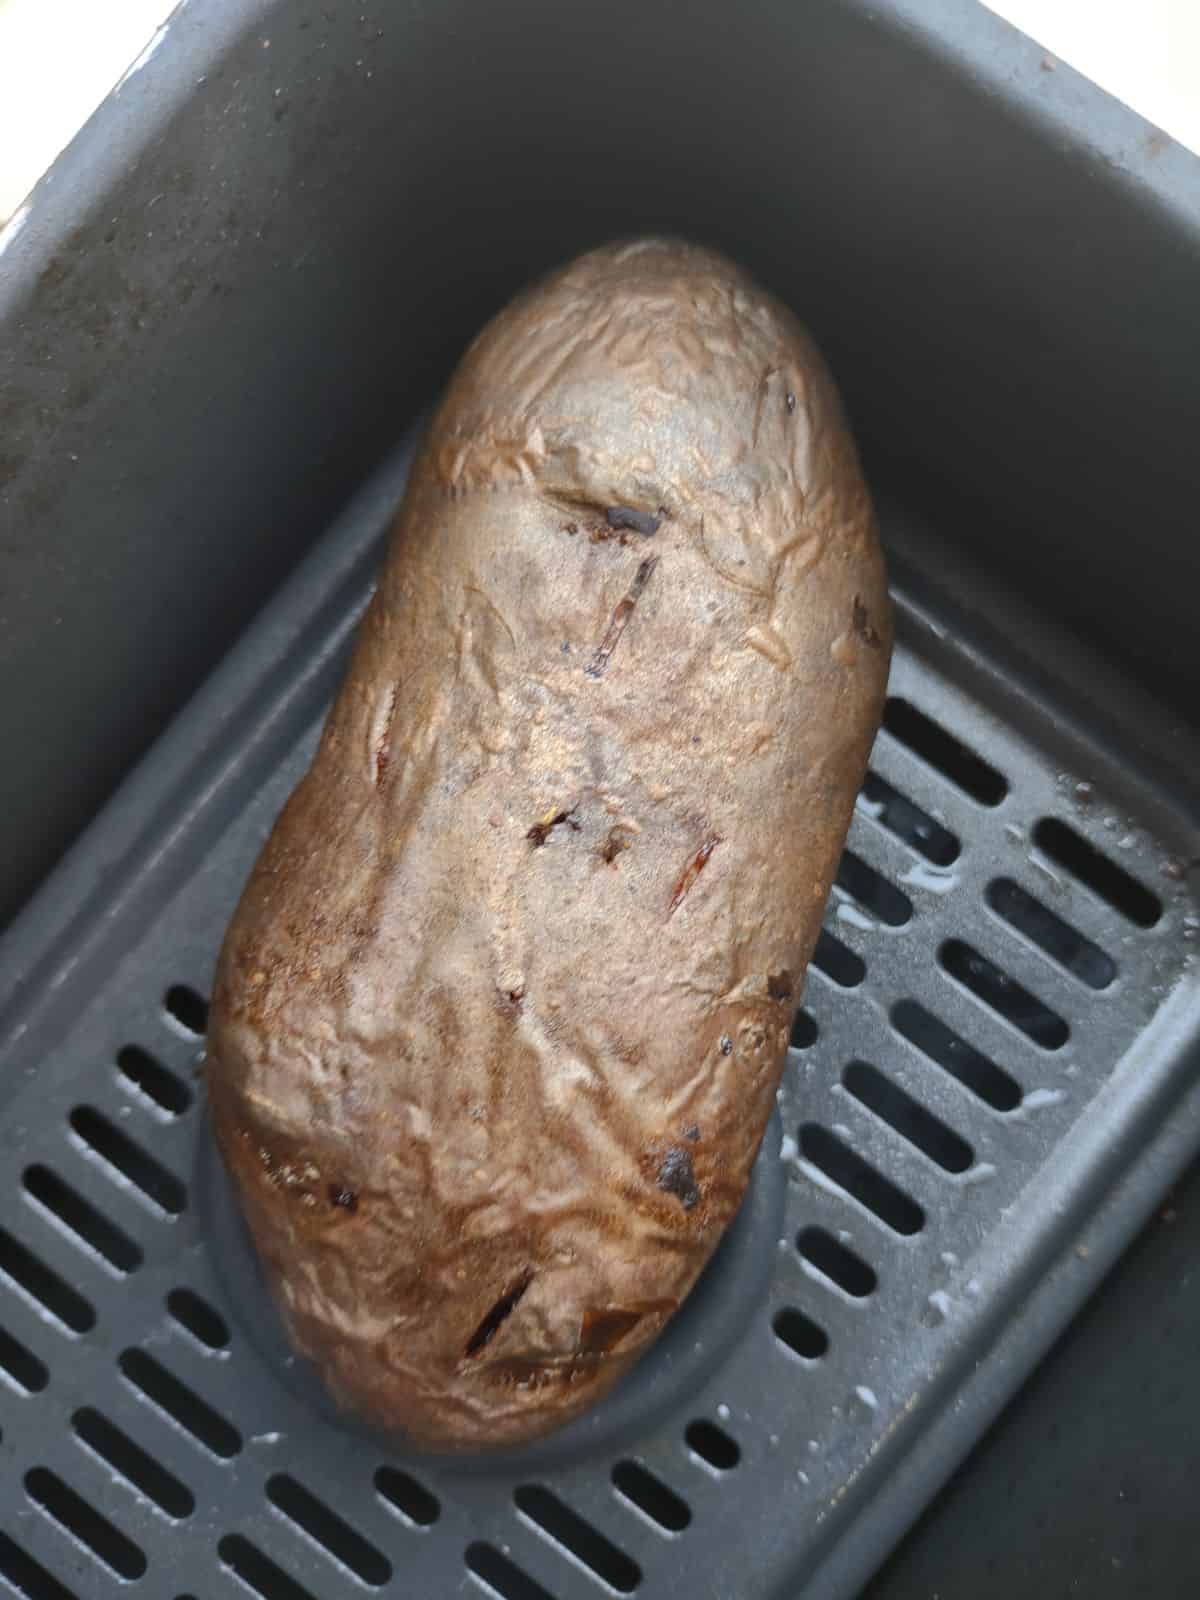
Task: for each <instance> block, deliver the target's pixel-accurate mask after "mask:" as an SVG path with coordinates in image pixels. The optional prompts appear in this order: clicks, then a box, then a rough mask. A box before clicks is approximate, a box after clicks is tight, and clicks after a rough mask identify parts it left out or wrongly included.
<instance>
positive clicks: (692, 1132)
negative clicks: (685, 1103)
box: [683, 1122, 700, 1144]
mask: <svg viewBox="0 0 1200 1600" xmlns="http://www.w3.org/2000/svg"><path fill="white" fill-rule="evenodd" d="M683 1137H684V1138H685V1139H690V1140H691V1141H692V1143H693V1144H695V1143H696V1142H697V1140H698V1139H699V1138H700V1128H699V1125H698V1124H697V1123H695V1122H693V1123H692V1125H691V1127H690V1128H685V1129H684V1130H683Z"/></svg>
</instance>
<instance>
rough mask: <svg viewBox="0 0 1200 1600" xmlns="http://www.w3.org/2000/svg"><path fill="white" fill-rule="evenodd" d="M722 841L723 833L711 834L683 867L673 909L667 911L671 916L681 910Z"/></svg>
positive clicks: (672, 905) (676, 886) (673, 899)
mask: <svg viewBox="0 0 1200 1600" xmlns="http://www.w3.org/2000/svg"><path fill="white" fill-rule="evenodd" d="M720 843H721V835H720V834H719V833H712V834H710V835H709V836H708V838H707V839H706V840H705V841H704V843H703V844H702V845H701V846H700V848H699V850H697V851H696V854H695V855H694V856H693V857H692V859H691V860H690V861H689V862H688V864H687V866H686V867H685V868H684V869H683V876H682V877H681V878H680V880H679V882H678V883H677V884H676V885H675V893H674V894H673V895H672V896H671V909H670V910H669V911H668V912H667V915H668V916H669V917H670V916H674V914H675V912H676V911H678V910H679V908H680V906H681V905H682V904H683V902H684V901H685V900H686V899H687V897H688V895H689V894H690V893H691V891H692V889H693V887H694V886H695V882H696V879H697V878H698V877H699V876H700V874H701V873H702V872H703V871H704V869H705V867H706V866H707V865H708V858H709V856H711V855H712V853H713V851H714V850H715V849H716V848H717V846H718V845H719V844H720Z"/></svg>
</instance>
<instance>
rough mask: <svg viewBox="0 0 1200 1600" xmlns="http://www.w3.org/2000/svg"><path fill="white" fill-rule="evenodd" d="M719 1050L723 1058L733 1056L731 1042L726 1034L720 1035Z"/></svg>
mask: <svg viewBox="0 0 1200 1600" xmlns="http://www.w3.org/2000/svg"><path fill="white" fill-rule="evenodd" d="M720 1050H721V1054H722V1055H723V1056H731V1055H732V1054H733V1040H732V1039H731V1038H730V1037H729V1035H728V1034H727V1033H723V1034H722V1035H721V1045H720Z"/></svg>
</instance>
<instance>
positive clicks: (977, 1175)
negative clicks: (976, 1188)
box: [958, 1161, 996, 1183]
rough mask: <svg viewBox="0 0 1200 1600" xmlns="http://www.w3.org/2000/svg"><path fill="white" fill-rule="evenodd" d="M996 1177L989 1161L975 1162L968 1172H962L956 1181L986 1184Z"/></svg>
mask: <svg viewBox="0 0 1200 1600" xmlns="http://www.w3.org/2000/svg"><path fill="white" fill-rule="evenodd" d="M995 1176H996V1169H995V1167H994V1166H993V1165H992V1163H991V1162H990V1161H977V1162H976V1163H975V1165H974V1166H973V1167H972V1168H971V1170H970V1171H969V1172H964V1173H963V1175H962V1177H961V1178H960V1179H959V1180H958V1181H959V1182H960V1183H987V1182H988V1180H989V1179H990V1178H994V1177H995Z"/></svg>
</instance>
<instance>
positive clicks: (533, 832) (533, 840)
mask: <svg viewBox="0 0 1200 1600" xmlns="http://www.w3.org/2000/svg"><path fill="white" fill-rule="evenodd" d="M564 823H565V824H566V825H567V827H568V828H570V829H571V831H572V833H578V832H579V829H580V826H581V824H580V822H579V819H578V817H577V816H576V815H575V809H574V807H572V808H571V810H570V811H552V812H550V813H549V815H547V816H544V817H543V818H542V820H541V821H540V822H535V823H534V825H533V827H532V828H530V830H529V832H528V833H527V834H526V835H525V837H526V838H527V839H528V840H529V842H530V844H532V845H533V847H534V849H535V850H540V849H541V847H542V845H544V844H545V842H546V840H547V839H548V838H549V837H550V835H551V834H552V833H553V832H554V830H555V828H561V827H562V825H563V824H564Z"/></svg>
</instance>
